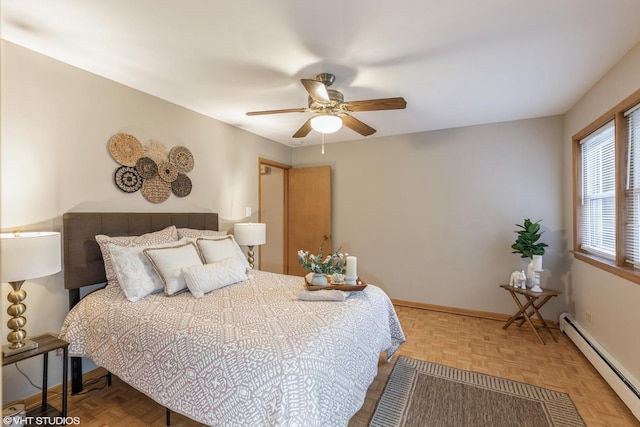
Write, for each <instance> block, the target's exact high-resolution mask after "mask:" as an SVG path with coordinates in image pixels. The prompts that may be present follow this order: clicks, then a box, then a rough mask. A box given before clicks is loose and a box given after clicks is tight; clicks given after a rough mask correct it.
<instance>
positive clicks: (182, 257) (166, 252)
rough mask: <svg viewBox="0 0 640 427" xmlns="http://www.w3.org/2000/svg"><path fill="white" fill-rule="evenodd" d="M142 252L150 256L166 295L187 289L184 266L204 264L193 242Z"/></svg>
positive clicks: (147, 249) (148, 249)
mask: <svg viewBox="0 0 640 427" xmlns="http://www.w3.org/2000/svg"><path fill="white" fill-rule="evenodd" d="M142 253H144V254H145V256H146V257H147V258H149V261H151V264H152V265H153V268H155V270H156V271H157V272H158V275H160V279H162V282H163V283H164V293H165V295H173V294H175V293H178V292H181V291H184V290H185V289H187V284H186V282H185V281H184V277H183V276H182V268H183V267H189V266H191V265H202V259H201V258H200V255H199V254H198V249H196V245H194V244H193V243H186V244H184V245H182V246H174V247H171V248H158V249H152V248H146V249H144V250H143V251H142Z"/></svg>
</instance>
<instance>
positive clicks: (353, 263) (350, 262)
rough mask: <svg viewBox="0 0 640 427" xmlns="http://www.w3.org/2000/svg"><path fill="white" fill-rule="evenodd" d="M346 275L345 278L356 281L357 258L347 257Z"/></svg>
mask: <svg viewBox="0 0 640 427" xmlns="http://www.w3.org/2000/svg"><path fill="white" fill-rule="evenodd" d="M346 273H347V274H345V277H348V278H350V279H356V278H357V277H358V258H356V257H354V256H348V257H347V272H346Z"/></svg>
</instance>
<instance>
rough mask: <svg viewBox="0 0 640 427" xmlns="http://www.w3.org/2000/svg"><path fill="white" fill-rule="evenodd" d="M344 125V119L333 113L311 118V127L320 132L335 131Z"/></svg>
mask: <svg viewBox="0 0 640 427" xmlns="http://www.w3.org/2000/svg"><path fill="white" fill-rule="evenodd" d="M341 127H342V119H341V118H340V117H338V116H334V115H332V114H321V115H318V116H315V117H312V118H311V128H312V129H313V130H315V131H316V132H320V133H334V132H337V131H338V130H340V128H341Z"/></svg>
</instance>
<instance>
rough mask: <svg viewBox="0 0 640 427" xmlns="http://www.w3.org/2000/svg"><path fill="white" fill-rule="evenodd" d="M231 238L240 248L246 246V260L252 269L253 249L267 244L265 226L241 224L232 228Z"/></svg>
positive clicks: (249, 223)
mask: <svg viewBox="0 0 640 427" xmlns="http://www.w3.org/2000/svg"><path fill="white" fill-rule="evenodd" d="M233 236H234V238H235V239H236V242H237V243H238V244H239V245H240V246H248V247H249V252H248V253H247V259H248V260H249V265H250V266H251V268H253V261H254V260H253V247H254V246H256V245H264V244H265V243H267V225H266V224H262V223H252V222H242V223H238V224H235V225H234V226H233Z"/></svg>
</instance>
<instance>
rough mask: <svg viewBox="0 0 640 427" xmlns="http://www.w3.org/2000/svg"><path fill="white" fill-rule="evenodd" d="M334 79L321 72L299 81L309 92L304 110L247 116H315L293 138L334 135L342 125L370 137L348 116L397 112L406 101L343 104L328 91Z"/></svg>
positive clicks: (363, 126)
mask: <svg viewBox="0 0 640 427" xmlns="http://www.w3.org/2000/svg"><path fill="white" fill-rule="evenodd" d="M335 79H336V78H335V76H334V75H333V74H330V73H321V74H318V75H317V76H316V79H315V80H313V79H301V80H300V82H302V85H303V86H304V88H305V89H306V90H307V92H308V93H309V106H308V107H306V108H304V107H303V108H288V109H284V110H266V111H250V112H248V113H247V116H257V115H262V114H279V113H315V115H314V116H313V117H311V118H309V119H308V120H307V121H306V122H304V124H303V125H302V127H300V129H298V131H297V132H296V133H294V134H293V137H294V138H303V137H305V136H307V135H308V134H309V132H311V129H314V130H318V131H319V132H322V133H331V132H335V131H337V130H338V129H340V127H342V125H344V126H346V127H348V128H349V129H352V130H354V131H356V132H358V133H359V134H360V135H362V136H369V135H373V134H374V133H375V132H376V130H375V129H374V128H372V127H371V126H369V125H367V124H365V123H363V122H361V121H360V120H358V119H356V118H355V117H353V116H352V115H351V114H350V113H354V112H359V111H379V110H401V109H404V108H406V106H407V101H405V100H404V98H400V97H398V98H382V99H367V100H364V101H349V102H345V101H344V96H343V95H342V93H341V92H338V91H337V90H333V89H328V87H329V86H331V85H332V84H333V82H334V81H335ZM322 121H325V122H326V125H327V126H328V127H322V124H321V123H320V122H322Z"/></svg>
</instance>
